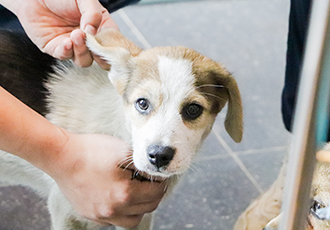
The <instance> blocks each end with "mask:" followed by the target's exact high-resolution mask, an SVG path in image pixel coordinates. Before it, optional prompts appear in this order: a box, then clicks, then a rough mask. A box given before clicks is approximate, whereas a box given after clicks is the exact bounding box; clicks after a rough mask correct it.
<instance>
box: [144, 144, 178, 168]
mask: <svg viewBox="0 0 330 230" xmlns="http://www.w3.org/2000/svg"><path fill="white" fill-rule="evenodd" d="M147 154H148V159H149V161H150V163H151V164H153V165H155V166H156V167H157V168H161V167H163V166H166V165H168V164H169V163H170V161H171V160H172V159H173V157H174V154H175V149H173V148H171V147H167V146H165V147H164V146H159V145H150V146H149V147H148V148H147Z"/></svg>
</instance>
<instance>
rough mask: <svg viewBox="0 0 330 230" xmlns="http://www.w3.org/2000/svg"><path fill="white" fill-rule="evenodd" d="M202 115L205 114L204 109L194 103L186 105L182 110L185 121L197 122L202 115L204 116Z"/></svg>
mask: <svg viewBox="0 0 330 230" xmlns="http://www.w3.org/2000/svg"><path fill="white" fill-rule="evenodd" d="M202 113H203V107H202V106H200V105H198V104H196V103H192V104H189V105H186V106H185V107H184V108H183V109H182V112H181V115H182V117H183V118H184V119H185V120H195V119H197V118H198V117H199V116H200V115H202Z"/></svg>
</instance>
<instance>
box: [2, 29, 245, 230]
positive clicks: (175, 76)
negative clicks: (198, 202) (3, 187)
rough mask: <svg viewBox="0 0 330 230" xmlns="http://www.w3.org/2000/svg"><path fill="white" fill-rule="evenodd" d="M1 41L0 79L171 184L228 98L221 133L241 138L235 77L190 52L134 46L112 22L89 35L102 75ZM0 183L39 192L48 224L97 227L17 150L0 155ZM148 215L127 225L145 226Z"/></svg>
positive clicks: (61, 122)
mask: <svg viewBox="0 0 330 230" xmlns="http://www.w3.org/2000/svg"><path fill="white" fill-rule="evenodd" d="M0 42H1V44H0V85H2V86H3V87H4V88H6V89H7V90H8V91H10V92H11V93H12V94H14V95H15V96H17V97H18V98H19V99H21V100H22V101H23V102H25V103H26V104H27V105H29V106H30V107H31V108H33V109H35V110H36V111H37V112H39V113H41V114H43V115H44V116H45V117H46V118H47V119H49V120H50V121H51V122H52V123H54V124H56V125H58V126H60V127H63V128H65V129H68V130H70V131H72V132H77V133H103V134H109V135H113V136H116V137H119V138H122V139H124V140H125V141H127V142H128V143H130V144H131V147H132V149H133V155H132V157H131V159H132V161H133V162H134V165H135V167H136V168H137V169H138V170H139V172H141V173H146V174H147V175H151V176H159V177H166V178H168V179H169V180H170V181H174V178H177V176H175V177H173V175H180V174H182V173H183V172H185V171H186V170H187V169H188V168H189V166H190V164H191V161H192V159H193V157H194V155H195V154H196V152H197V151H198V149H199V147H200V145H201V144H202V142H203V140H204V139H205V138H206V136H207V135H208V134H209V132H210V131H211V128H212V125H213V122H214V120H215V118H216V116H217V114H218V113H219V112H220V111H221V110H222V108H223V107H224V106H225V104H226V103H227V102H228V111H227V116H226V120H225V127H226V130H227V132H228V133H229V135H230V136H231V137H232V138H233V139H234V140H235V141H236V142H239V141H241V138H242V130H243V124H242V105H241V98H240V93H239V90H238V87H237V84H236V81H235V80H234V78H233V77H232V76H231V74H230V73H229V72H228V71H227V70H226V69H225V68H224V67H223V66H222V65H220V64H219V63H216V62H214V61H212V60H210V59H209V58H207V57H205V56H202V55H201V54H199V53H197V52H195V51H194V50H192V49H188V48H184V47H158V48H153V49H150V50H141V49H140V48H138V47H137V46H136V45H134V44H133V43H132V42H130V41H128V40H127V39H126V38H125V37H124V36H123V35H122V34H120V33H119V32H118V31H116V30H111V29H110V30H105V31H103V32H101V33H99V34H98V35H97V36H96V37H93V36H90V35H88V38H87V44H88V47H89V48H90V49H91V50H92V51H93V52H94V53H95V54H97V55H99V56H101V57H102V58H104V59H105V60H107V61H108V63H109V64H111V70H110V71H109V72H107V71H104V70H103V69H101V68H100V67H99V66H98V65H96V64H94V65H92V66H91V67H89V68H79V67H77V66H75V65H73V64H72V63H70V62H60V61H57V60H54V59H53V58H51V57H49V56H48V55H45V54H42V53H41V52H39V51H38V50H37V48H36V47H34V46H33V45H32V44H31V43H30V42H29V41H28V40H26V39H23V38H22V37H21V36H18V35H16V34H13V33H9V32H6V31H1V33H0ZM0 180H1V181H5V182H9V183H11V184H14V185H15V184H20V185H25V186H29V187H32V188H33V189H35V190H36V191H37V192H38V193H39V194H41V195H43V196H46V197H48V208H49V212H50V214H51V220H52V229H53V230H65V229H70V230H73V229H98V228H99V227H100V226H98V225H96V224H95V223H92V222H90V221H88V220H86V219H83V218H81V217H79V216H78V215H77V214H76V213H75V212H74V210H73V209H72V207H71V206H70V204H69V203H68V202H67V201H66V199H65V198H64V196H63V195H62V194H61V192H60V191H59V189H58V187H57V185H56V183H55V182H54V181H53V179H52V178H50V177H49V176H48V175H46V174H45V173H43V172H42V171H40V170H38V169H37V168H35V167H33V166H32V165H31V164H29V163H28V162H25V161H24V160H22V159H20V158H18V157H15V156H13V155H11V154H8V153H5V152H0ZM169 184H170V186H172V184H174V183H169ZM169 189H170V188H169ZM150 219H151V218H150V217H148V216H146V218H144V219H143V220H142V221H141V223H140V224H139V226H138V227H136V228H135V229H149V228H150V226H151V224H150Z"/></svg>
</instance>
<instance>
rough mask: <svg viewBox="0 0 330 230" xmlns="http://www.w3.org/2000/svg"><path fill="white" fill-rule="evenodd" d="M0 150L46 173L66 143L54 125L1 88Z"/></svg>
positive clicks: (62, 134) (65, 136)
mask: <svg viewBox="0 0 330 230" xmlns="http://www.w3.org/2000/svg"><path fill="white" fill-rule="evenodd" d="M0 105H1V106H0V114H1V118H0V149H1V150H4V151H7V152H10V153H12V154H14V155H16V156H19V157H21V158H23V159H25V160H27V161H29V162H30V163H32V164H34V165H35V166H37V167H39V168H41V169H42V170H44V171H46V172H47V170H48V169H49V167H48V164H49V163H50V162H52V161H54V159H56V158H57V157H58V156H57V154H58V153H59V152H60V150H61V147H62V146H64V145H65V143H66V142H67V140H68V132H66V131H64V130H62V129H60V128H59V127H57V126H55V125H53V124H52V123H50V122H49V121H48V120H46V119H45V118H44V117H42V116H41V115H39V114H38V113H36V112H35V111H33V110H32V109H30V108H29V107H27V106H26V105H24V104H23V103H22V102H20V101H19V100H18V99H16V98H15V97H14V96H12V95H11V94H9V93H8V92H7V91H6V90H4V89H3V88H2V87H0Z"/></svg>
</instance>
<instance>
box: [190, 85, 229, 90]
mask: <svg viewBox="0 0 330 230" xmlns="http://www.w3.org/2000/svg"><path fill="white" fill-rule="evenodd" d="M202 87H215V88H225V87H224V86H223V85H213V84H204V85H199V86H197V87H196V88H197V89H198V88H202Z"/></svg>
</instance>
